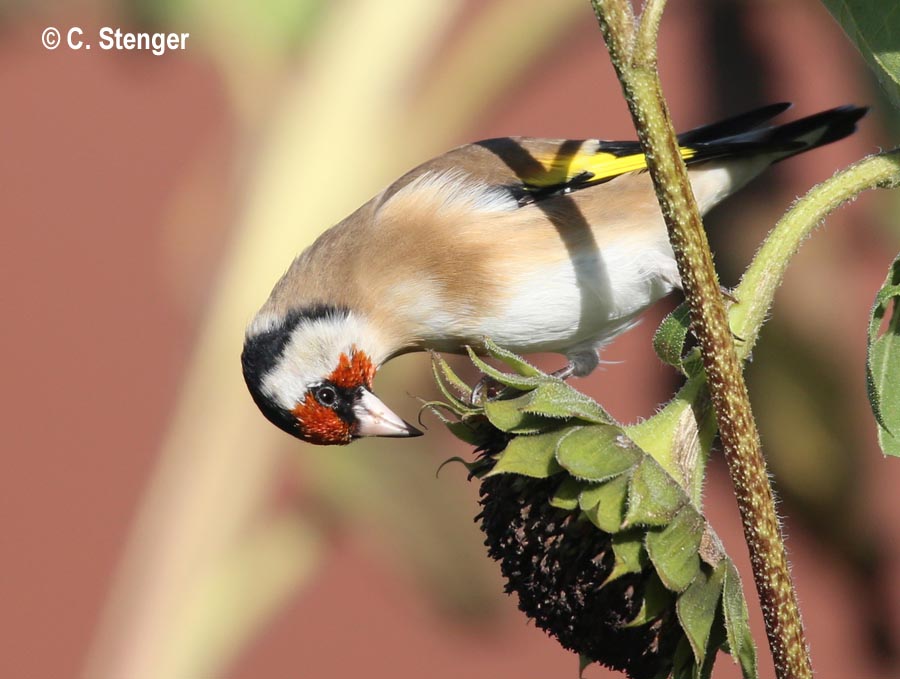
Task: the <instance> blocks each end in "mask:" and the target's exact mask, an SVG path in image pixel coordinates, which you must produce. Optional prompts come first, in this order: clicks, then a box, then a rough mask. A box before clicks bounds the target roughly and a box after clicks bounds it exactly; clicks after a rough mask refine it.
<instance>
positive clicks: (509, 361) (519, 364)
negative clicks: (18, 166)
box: [484, 337, 553, 380]
mask: <svg viewBox="0 0 900 679" xmlns="http://www.w3.org/2000/svg"><path fill="white" fill-rule="evenodd" d="M484 348H485V350H486V351H487V352H488V354H490V355H491V356H493V357H494V358H496V359H499V360H501V361H503V362H504V363H505V364H506V365H508V366H509V367H510V368H512V369H513V370H515V371H516V373H518V374H519V375H521V376H522V377H539V378H542V379H547V380H549V379H553V378H551V377H550V376H549V375H546V374H544V373H543V372H541V371H540V370H538V369H537V368H536V367H534V366H533V365H531V363H529V362H528V361H526V360H525V359H523V358H522V357H521V356H518V355H516V354H514V353H513V352H511V351H509V350H507V349H504V348H503V347H499V346H497V345H496V344H494V343H493V341H491V338H490V337H485V338H484Z"/></svg>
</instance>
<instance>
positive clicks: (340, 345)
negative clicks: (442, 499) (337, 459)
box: [241, 306, 422, 445]
mask: <svg viewBox="0 0 900 679" xmlns="http://www.w3.org/2000/svg"><path fill="white" fill-rule="evenodd" d="M384 355H385V352H384V351H383V350H382V342H380V340H379V339H378V337H377V336H376V335H374V334H373V332H372V330H371V329H370V328H369V327H367V326H366V324H365V323H363V322H362V321H361V319H359V318H358V317H356V316H355V315H354V314H352V313H351V312H349V311H347V310H345V309H339V308H335V307H331V306H318V307H313V308H308V309H302V310H297V311H292V312H290V313H289V314H287V315H286V316H283V317H280V316H276V315H274V314H268V313H261V314H260V315H259V316H257V318H256V320H254V322H253V323H252V324H251V326H250V328H249V329H248V331H247V336H246V339H245V341H244V351H243V353H242V355H241V362H242V364H243V369H244V380H245V381H246V382H247V387H248V388H249V389H250V394H251V395H252V396H253V400H254V401H255V402H256V405H257V406H259V409H260V410H261V411H262V413H263V415H265V416H266V418H267V419H268V420H269V421H270V422H272V423H273V424H274V425H275V426H277V427H279V428H280V429H282V430H284V431H286V432H287V433H289V434H291V435H293V436H296V437H297V438H300V439H303V440H304V441H308V442H310V443H315V444H319V445H342V444H347V443H350V442H351V441H352V440H353V439H356V438H360V437H363V436H394V437H406V436H420V435H421V434H422V432H420V431H419V430H418V429H416V428H415V427H413V426H412V425H410V424H408V423H406V422H404V421H403V420H402V419H400V418H399V417H398V416H397V415H395V414H394V413H393V412H392V411H391V410H390V409H388V407H387V406H386V405H384V403H382V402H381V400H379V399H378V398H377V397H376V396H375V395H374V394H373V393H372V380H373V379H374V377H375V371H376V369H377V367H378V364H379V363H378V362H379V361H380V360H383V357H384Z"/></svg>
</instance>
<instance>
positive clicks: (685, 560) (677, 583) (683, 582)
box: [647, 506, 704, 592]
mask: <svg viewBox="0 0 900 679" xmlns="http://www.w3.org/2000/svg"><path fill="white" fill-rule="evenodd" d="M703 527H704V520H703V517H702V516H700V515H699V514H698V513H697V511H696V510H695V509H694V508H693V507H691V506H686V507H683V508H682V510H681V511H680V512H678V515H677V516H676V517H675V518H674V519H672V522H671V523H670V524H669V525H668V526H666V527H665V528H663V529H662V530H659V531H650V532H649V533H647V554H649V555H650V561H652V562H653V566H654V567H655V568H656V572H657V574H658V575H659V578H660V580H662V581H663V584H664V585H665V586H666V587H668V588H669V589H671V590H672V591H673V592H683V591H684V590H685V589H686V588H687V587H688V585H690V584H691V583H692V582H693V580H694V578H695V577H697V573H698V572H699V571H700V555H699V554H698V553H697V550H698V549H699V548H700V539H701V537H702V536H703Z"/></svg>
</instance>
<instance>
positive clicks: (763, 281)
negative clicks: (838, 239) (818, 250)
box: [729, 149, 900, 358]
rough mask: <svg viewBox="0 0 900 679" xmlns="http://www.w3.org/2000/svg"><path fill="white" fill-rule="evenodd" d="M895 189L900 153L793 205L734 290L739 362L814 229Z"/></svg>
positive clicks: (870, 162) (874, 160)
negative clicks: (858, 202)
mask: <svg viewBox="0 0 900 679" xmlns="http://www.w3.org/2000/svg"><path fill="white" fill-rule="evenodd" d="M897 186H900V149H894V150H893V151H888V152H886V153H883V154H879V155H875V156H869V157H867V158H863V159H862V160H861V161H859V162H858V163H855V164H853V165H851V166H850V167H848V168H847V169H845V170H842V171H841V172H838V173H837V174H835V175H834V176H833V177H832V178H831V179H828V180H826V181H824V182H822V183H821V184H819V185H818V186H815V187H813V188H812V189H810V191H809V192H808V193H807V194H806V195H805V196H803V198H801V199H800V200H798V201H797V202H796V203H794V205H793V207H792V208H791V209H790V210H788V212H787V214H785V215H784V217H782V218H781V219H780V220H779V221H778V223H777V224H776V225H775V228H773V229H772V232H771V233H770V234H769V236H768V238H766V241H765V243H763V245H762V247H761V248H760V249H759V251H758V252H757V253H756V257H754V258H753V261H752V262H751V264H750V266H749V267H747V271H746V272H744V276H743V278H742V279H741V283H740V285H738V287H737V288H736V289H735V291H734V296H735V298H736V299H737V300H739V303H738V304H735V305H734V306H732V307H731V309H730V310H729V315H730V318H731V327H732V331H733V332H734V334H735V335H737V336H738V337H740V338H741V339H742V340H743V341H742V342H741V343H740V345H739V346H738V355H739V356H740V357H741V358H746V357H747V356H748V355H749V354H750V351H751V349H752V348H753V345H754V344H755V343H756V338H757V336H758V335H759V329H760V328H761V327H762V324H763V322H764V321H765V319H766V316H767V314H768V313H769V308H770V307H771V306H772V298H773V297H774V295H775V290H776V289H777V288H778V286H779V285H780V284H781V279H782V278H783V277H784V272H785V270H786V269H787V265H788V263H789V262H790V260H791V258H792V257H793V256H794V254H796V252H797V250H799V249H800V246H801V245H802V244H803V241H804V240H806V238H807V237H808V236H809V234H810V233H811V232H812V231H813V230H814V229H815V228H816V226H818V225H819V224H821V223H822V220H824V219H825V217H827V216H828V214H829V213H831V212H833V211H834V210H836V209H837V208H838V207H840V206H841V205H842V204H843V203H846V202H847V201H849V200H853V199H854V198H856V197H857V196H858V195H859V194H860V193H862V192H863V191H867V190H869V189H876V188H895V187H897Z"/></svg>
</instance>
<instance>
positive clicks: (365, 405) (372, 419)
mask: <svg viewBox="0 0 900 679" xmlns="http://www.w3.org/2000/svg"><path fill="white" fill-rule="evenodd" d="M353 413H354V415H356V426H355V427H354V431H353V434H354V436H396V437H405V436H421V435H422V432H421V431H419V430H418V429H416V428H415V427H414V426H412V425H411V424H409V423H407V422H404V421H403V420H401V419H400V418H399V417H398V416H397V415H396V414H394V413H393V412H392V411H391V410H390V409H389V408H388V407H387V406H386V405H384V403H382V402H381V400H380V399H379V398H378V397H377V396H375V394H373V393H372V392H371V391H369V390H368V389H365V388H363V389H362V390H361V391H360V394H359V396H357V398H356V402H355V403H354V404H353Z"/></svg>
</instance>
